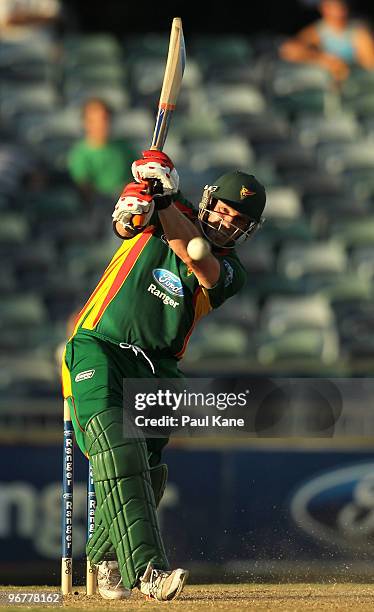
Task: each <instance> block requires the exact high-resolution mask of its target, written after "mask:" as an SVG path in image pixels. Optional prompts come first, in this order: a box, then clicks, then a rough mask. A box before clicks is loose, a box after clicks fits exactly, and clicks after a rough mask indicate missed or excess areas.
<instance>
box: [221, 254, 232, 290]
mask: <svg viewBox="0 0 374 612" xmlns="http://www.w3.org/2000/svg"><path fill="white" fill-rule="evenodd" d="M223 265H224V266H225V268H226V275H225V281H224V285H225V287H228V286H229V285H231V283H232V279H233V277H234V269H233V267H232V266H231V265H230V264H229V262H228V261H226V259H224V260H223Z"/></svg>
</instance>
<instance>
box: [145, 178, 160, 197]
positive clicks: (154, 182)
mask: <svg viewBox="0 0 374 612" xmlns="http://www.w3.org/2000/svg"><path fill="white" fill-rule="evenodd" d="M162 192H163V189H162V184H161V181H159V180H158V179H148V189H147V194H148V195H153V194H155V193H160V194H162Z"/></svg>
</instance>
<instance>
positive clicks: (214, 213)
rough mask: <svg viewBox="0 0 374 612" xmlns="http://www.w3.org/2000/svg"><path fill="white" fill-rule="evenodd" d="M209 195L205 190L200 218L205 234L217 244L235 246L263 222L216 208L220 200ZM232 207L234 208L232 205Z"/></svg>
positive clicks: (228, 246)
mask: <svg viewBox="0 0 374 612" xmlns="http://www.w3.org/2000/svg"><path fill="white" fill-rule="evenodd" d="M205 189H206V188H205ZM207 195H208V194H206V192H204V195H203V198H202V201H201V203H200V206H199V215H198V218H199V221H200V227H201V229H202V232H203V234H204V235H205V237H206V238H207V239H208V240H209V241H210V242H211V243H212V244H214V245H215V246H218V247H225V248H234V247H235V246H236V245H237V244H239V243H241V242H244V240H247V239H248V238H249V237H250V236H251V235H252V234H253V233H254V232H255V231H256V230H257V229H258V227H259V226H260V225H261V224H262V222H260V223H258V222H257V221H255V220H254V219H251V218H250V217H248V216H247V215H244V214H236V215H235V216H231V215H228V214H226V213H225V212H224V211H221V210H219V209H218V210H216V209H215V207H216V204H217V201H218V200H217V199H215V198H212V197H206V196H207ZM209 195H210V196H211V194H209ZM204 196H205V198H204ZM223 202H224V201H223ZM230 208H231V209H232V205H230ZM234 210H235V209H234ZM235 212H236V211H235Z"/></svg>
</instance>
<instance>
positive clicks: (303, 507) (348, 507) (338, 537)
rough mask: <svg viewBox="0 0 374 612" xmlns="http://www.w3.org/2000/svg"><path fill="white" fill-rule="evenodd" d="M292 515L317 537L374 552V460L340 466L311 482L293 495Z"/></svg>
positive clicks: (301, 525)
mask: <svg viewBox="0 0 374 612" xmlns="http://www.w3.org/2000/svg"><path fill="white" fill-rule="evenodd" d="M291 515H292V518H293V520H294V521H295V523H296V524H297V525H298V527H300V528H301V529H302V530H303V531H305V532H306V533H308V534H309V535H311V536H312V537H313V538H317V539H319V540H322V541H324V542H327V543H328V544H332V545H333V546H337V547H344V548H345V549H349V550H356V551H360V552H363V551H364V550H365V551H367V552H370V553H374V462H371V463H361V464H356V465H353V466H347V467H344V468H339V469H337V470H333V471H329V472H327V473H325V474H322V475H320V476H317V477H316V478H313V479H312V480H310V481H308V482H307V483H305V484H304V485H302V486H301V488H300V489H299V490H298V491H297V492H296V494H295V495H294V497H293V498H292V500H291Z"/></svg>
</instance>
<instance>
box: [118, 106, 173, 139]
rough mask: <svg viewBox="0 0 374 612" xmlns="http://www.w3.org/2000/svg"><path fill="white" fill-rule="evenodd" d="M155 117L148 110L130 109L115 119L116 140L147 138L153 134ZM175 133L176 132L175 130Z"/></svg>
mask: <svg viewBox="0 0 374 612" xmlns="http://www.w3.org/2000/svg"><path fill="white" fill-rule="evenodd" d="M154 123H155V117H154V115H152V113H151V112H150V110H149V109H148V108H129V109H128V110H126V111H123V112H120V113H116V114H115V115H114V117H113V124H112V134H113V137H114V138H129V139H134V138H147V139H148V140H149V139H150V137H151V134H152V133H153V129H154ZM173 133H175V130H173Z"/></svg>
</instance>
